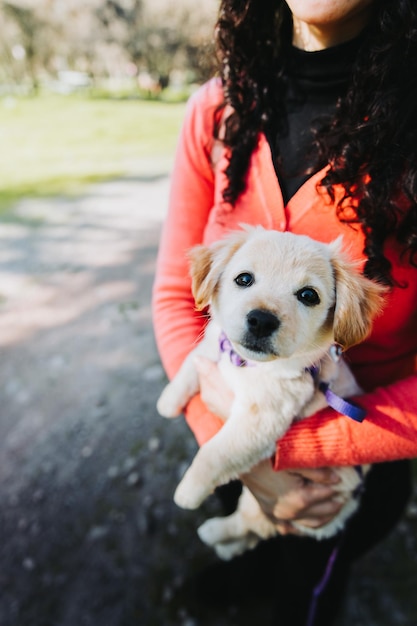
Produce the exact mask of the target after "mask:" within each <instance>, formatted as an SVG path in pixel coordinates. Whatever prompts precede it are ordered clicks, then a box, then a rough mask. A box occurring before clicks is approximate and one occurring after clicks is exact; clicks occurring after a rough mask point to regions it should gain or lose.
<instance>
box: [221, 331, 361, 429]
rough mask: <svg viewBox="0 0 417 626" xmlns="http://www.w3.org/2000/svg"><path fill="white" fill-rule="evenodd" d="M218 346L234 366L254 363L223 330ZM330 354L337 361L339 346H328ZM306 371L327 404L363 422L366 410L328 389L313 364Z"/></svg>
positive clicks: (327, 385) (339, 354) (339, 352)
mask: <svg viewBox="0 0 417 626" xmlns="http://www.w3.org/2000/svg"><path fill="white" fill-rule="evenodd" d="M219 347H220V352H221V353H225V354H228V355H229V358H230V362H231V363H232V365H235V366H236V367H253V366H254V365H255V363H254V362H252V361H247V360H246V359H243V358H242V357H241V356H240V355H239V354H238V353H237V352H236V350H234V348H233V346H232V342H231V341H230V339H229V338H228V337H227V335H226V333H225V332H223V331H222V332H221V333H220V336H219ZM330 356H331V358H332V359H333V360H334V361H335V362H337V361H338V360H339V359H340V357H341V350H340V346H338V345H337V344H334V345H333V346H331V348H330ZM307 371H308V372H310V374H311V375H312V377H313V378H314V380H315V381H317V385H318V389H319V390H320V391H321V392H322V393H323V394H324V396H325V397H326V401H327V404H328V405H329V406H330V407H331V408H332V409H334V410H335V411H337V412H338V413H341V414H342V415H346V417H350V418H351V419H353V420H355V422H363V420H364V419H365V417H366V411H365V410H364V409H362V408H361V407H360V406H358V405H357V404H354V403H353V402H352V401H351V400H345V399H344V398H341V397H340V396H338V395H337V394H335V393H334V391H332V390H331V389H330V385H329V383H326V382H324V381H319V380H318V373H319V368H318V367H317V366H315V365H313V367H309V368H307Z"/></svg>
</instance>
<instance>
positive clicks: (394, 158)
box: [216, 0, 417, 284]
mask: <svg viewBox="0 0 417 626" xmlns="http://www.w3.org/2000/svg"><path fill="white" fill-rule="evenodd" d="M416 5H417V2H416V1H415V0H395V2H392V0H378V2H375V3H374V8H373V16H372V19H371V20H370V24H369V26H368V27H367V33H366V37H363V38H362V43H361V46H360V49H359V50H358V54H357V57H356V60H355V64H354V68H353V72H352V77H351V80H350V85H349V88H348V92H347V95H346V97H344V98H343V99H342V100H340V101H339V102H338V104H337V108H336V111H335V114H334V116H333V117H332V119H330V120H328V121H327V122H326V123H325V124H323V123H322V124H321V125H320V126H317V127H316V128H314V129H313V131H314V137H315V143H316V146H317V148H318V150H317V154H318V161H317V164H316V165H317V169H319V168H320V167H323V166H324V165H326V164H329V165H330V168H329V169H328V171H327V173H326V175H325V176H324V178H323V180H322V181H321V185H322V186H323V187H325V188H326V189H327V191H328V192H329V194H330V195H331V196H332V197H334V194H333V189H334V186H335V185H342V187H343V189H344V192H345V193H344V198H343V200H341V201H339V202H338V204H337V209H336V210H337V214H338V217H339V219H340V220H341V221H346V222H350V221H355V222H359V223H360V224H361V225H362V228H363V231H364V234H365V250H364V252H365V254H366V256H367V259H368V260H367V263H366V266H365V274H366V275H367V276H369V277H371V278H376V279H378V280H380V281H383V282H385V283H386V284H393V282H394V281H393V278H392V276H391V263H390V261H389V260H388V259H387V258H386V256H385V255H384V244H385V242H386V240H387V238H388V237H390V236H392V235H393V234H394V235H395V237H396V239H397V241H398V242H399V243H400V244H401V246H402V249H403V250H404V253H403V254H405V255H407V259H408V260H409V261H410V262H411V263H412V265H413V266H415V267H417V71H416V68H417V6H416ZM291 39H292V17H291V13H290V11H289V9H288V6H287V5H286V3H285V2H284V0H262V1H261V0H222V2H221V5H220V12H219V17H218V21H217V27H216V45H217V51H218V60H219V72H220V76H221V78H222V82H223V88H224V93H225V103H227V104H230V105H231V106H232V108H233V113H232V114H231V115H230V116H229V117H228V118H227V119H226V122H225V137H224V141H225V143H226V145H227V146H228V147H229V149H230V158H229V164H228V167H227V169H226V175H227V179H228V185H227V187H226V189H225V190H224V194H223V197H224V200H225V201H226V202H229V203H231V204H232V205H233V204H235V202H236V200H237V198H238V197H239V195H240V194H241V193H242V191H244V189H245V179H246V174H247V171H248V167H249V161H250V156H251V153H252V152H253V150H254V149H255V147H256V145H257V142H258V138H259V133H260V132H265V133H268V131H269V130H270V129H271V128H273V129H274V131H275V132H276V131H277V130H279V124H280V119H282V120H284V119H285V112H284V99H285V90H286V78H285V70H286V58H287V56H288V55H287V54H286V50H287V49H288V47H289V46H290V45H291ZM277 125H278V126H277ZM216 132H218V129H217V131H216ZM353 198H355V201H356V202H357V207H356V208H355V214H356V217H355V218H354V220H352V218H351V217H348V213H349V216H351V214H352V212H351V211H349V212H348V213H347V212H346V207H347V206H348V204H349V200H351V199H353ZM358 200H359V201H358ZM355 206H356V205H355Z"/></svg>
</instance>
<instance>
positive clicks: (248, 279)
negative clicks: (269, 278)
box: [235, 272, 255, 287]
mask: <svg viewBox="0 0 417 626" xmlns="http://www.w3.org/2000/svg"><path fill="white" fill-rule="evenodd" d="M254 282H255V277H254V275H253V274H250V273H249V272H242V274H239V276H236V278H235V283H236V285H239V287H250V286H251V285H252V284H253V283H254Z"/></svg>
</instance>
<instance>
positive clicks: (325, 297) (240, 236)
mask: <svg viewBox="0 0 417 626" xmlns="http://www.w3.org/2000/svg"><path fill="white" fill-rule="evenodd" d="M190 258H191V276H192V286H193V294H194V298H195V302H196V306H197V308H198V309H203V308H205V307H206V306H208V305H209V306H210V312H211V316H212V317H213V318H214V319H215V320H216V321H217V322H218V324H219V325H220V326H221V327H222V328H223V330H224V331H225V333H226V334H227V335H228V337H229V339H230V340H231V342H232V343H233V345H234V347H235V349H236V350H237V352H239V353H240V354H241V355H242V356H243V357H245V358H248V359H253V360H271V359H274V358H290V357H292V356H301V355H310V356H312V355H319V354H321V353H322V352H323V350H326V349H327V348H328V346H329V345H330V344H331V343H332V342H333V341H337V342H338V343H340V344H341V345H342V346H343V347H344V348H348V347H350V346H352V345H354V344H355V343H358V342H360V341H361V340H362V339H364V337H365V336H366V335H367V334H368V333H369V331H370V329H371V323H372V318H373V316H374V315H375V314H376V312H377V311H378V309H379V307H380V302H381V288H380V287H378V286H377V285H375V284H374V283H372V282H371V281H369V280H367V279H365V278H364V277H362V276H360V275H359V274H358V273H357V272H356V271H355V270H354V269H353V268H352V266H351V265H349V263H347V262H346V261H345V260H344V259H343V257H342V255H341V253H340V243H339V242H334V243H333V244H330V245H326V244H322V243H320V242H317V241H314V240H312V239H310V238H309V237H306V236H301V235H294V234H292V233H287V232H286V233H280V232H277V231H267V230H264V229H262V228H250V229H246V230H245V231H242V232H238V233H234V234H233V235H231V236H230V237H228V238H226V239H224V240H222V241H219V242H216V243H215V244H213V245H212V246H210V247H206V246H198V247H197V248H194V249H193V250H192V251H191V253H190Z"/></svg>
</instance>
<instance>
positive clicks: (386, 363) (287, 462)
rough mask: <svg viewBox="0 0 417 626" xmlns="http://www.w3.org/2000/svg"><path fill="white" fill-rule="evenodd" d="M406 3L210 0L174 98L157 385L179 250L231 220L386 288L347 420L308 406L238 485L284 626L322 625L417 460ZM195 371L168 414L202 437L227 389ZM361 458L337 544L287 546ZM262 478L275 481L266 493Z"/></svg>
mask: <svg viewBox="0 0 417 626" xmlns="http://www.w3.org/2000/svg"><path fill="white" fill-rule="evenodd" d="M416 4H417V3H416V2H414V1H412V0H398V1H397V2H391V1H390V0H373V1H372V0H339V1H338V2H335V0H321V1H320V2H319V1H314V0H288V1H287V2H284V1H283V0H265V1H263V2H259V0H246V1H243V0H223V1H222V2H221V9H220V14H219V19H218V24H217V30H216V35H217V49H218V58H219V66H220V78H219V79H213V80H212V81H209V83H207V84H206V85H204V86H203V87H202V88H201V89H200V90H199V91H198V92H197V93H196V94H195V95H194V96H193V97H192V98H191V100H190V102H189V105H188V110H187V115H186V119H185V122H184V126H183V130H182V133H181V137H180V143H179V147H178V152H177V157H176V163H175V168H174V172H173V177H172V181H173V182H172V192H171V201H170V209H169V213H168V217H167V220H166V223H165V226H164V232H163V236H162V240H161V247H160V253H159V259H158V269H157V277H156V282H155V292H154V319H155V329H156V336H157V341H158V346H159V349H160V353H161V356H162V359H163V362H164V366H165V368H166V370H167V373H168V375H169V376H172V375H173V374H174V373H175V372H176V370H177V369H178V367H179V365H180V363H181V362H182V360H183V358H184V357H185V355H186V354H187V353H188V352H189V350H190V349H191V347H192V346H193V344H194V342H195V341H196V339H197V338H198V336H199V334H200V333H201V331H202V328H203V325H204V320H203V319H201V317H199V316H196V315H195V313H194V308H193V299H192V296H191V292H190V283H189V279H188V278H187V261H186V258H185V254H184V253H185V251H186V250H187V249H189V248H191V247H192V246H193V245H195V244H198V243H201V242H203V243H206V244H208V243H211V242H212V241H214V240H216V239H219V238H221V237H224V236H225V235H226V234H227V233H228V232H229V231H230V230H233V229H236V228H239V225H240V224H241V223H251V224H261V225H262V226H264V227H266V228H272V229H276V230H290V231H292V232H295V233H301V234H308V235H310V236H311V237H313V238H315V239H319V240H322V241H326V242H327V241H331V240H333V239H335V238H336V237H338V236H340V235H343V241H344V246H345V248H346V250H347V251H348V253H349V255H350V256H351V258H352V259H354V260H355V261H358V262H360V267H361V269H362V271H363V272H364V273H365V274H366V275H367V276H368V277H371V278H374V279H376V280H378V281H380V282H383V283H384V284H386V285H387V286H388V287H389V293H388V296H387V299H386V300H387V301H386V305H385V308H384V311H383V313H382V315H381V316H380V317H379V318H378V319H377V320H376V322H375V324H374V330H373V332H372V335H371V336H370V337H369V338H368V340H367V341H365V342H364V343H363V344H361V345H360V346H357V347H355V348H353V349H351V350H350V351H349V353H348V355H347V358H348V361H349V364H350V366H351V368H352V370H353V372H354V374H355V375H356V377H357V379H358V382H359V383H360V385H361V386H362V387H363V388H364V390H365V392H366V394H365V395H364V396H363V397H361V400H360V401H361V404H362V406H364V408H365V409H366V410H367V418H366V420H365V422H363V423H362V424H356V423H354V422H353V421H352V420H349V419H348V418H346V417H344V416H342V415H339V414H337V413H336V412H335V411H333V410H332V409H327V410H325V411H321V412H320V413H319V414H317V415H315V416H313V417H312V418H310V419H309V420H305V421H303V422H299V423H297V424H296V425H294V427H292V428H291V430H290V431H289V433H288V434H287V435H286V436H285V437H284V439H283V440H281V441H280V444H279V448H278V449H277V454H276V456H275V459H274V463H273V469H272V468H271V466H270V464H269V463H263V464H261V465H260V466H259V467H257V468H254V469H253V471H251V473H250V474H249V475H248V476H245V477H243V479H244V481H245V483H246V484H247V485H248V486H249V487H250V489H251V490H252V491H253V493H254V494H255V496H256V497H257V498H258V500H259V502H260V504H261V506H262V507H263V509H264V511H265V512H266V513H267V514H268V515H269V516H270V517H271V518H272V519H274V520H275V522H276V525H277V528H278V529H279V530H280V532H281V533H282V534H285V533H289V535H288V536H287V537H285V538H283V539H280V540H279V541H276V542H274V543H273V547H269V548H268V549H269V550H274V551H275V550H278V553H277V554H279V556H277V559H278V558H279V559H281V560H280V563H281V565H280V568H281V570H284V571H285V575H283V576H281V578H280V580H279V585H280V587H279V588H280V589H281V591H282V592H281V594H280V598H281V599H280V600H279V606H278V607H277V614H278V618H279V620H280V621H279V623H280V624H282V625H284V626H285V625H286V624H288V625H291V626H298V624H300V625H301V624H305V623H307V619H310V621H309V624H312V623H313V621H312V620H313V619H315V620H316V621H315V622H314V623H316V624H320V626H324V625H326V624H331V623H333V621H332V620H333V618H334V615H335V613H336V610H337V607H338V605H339V604H340V596H341V593H342V589H343V586H344V582H345V581H346V578H347V573H348V568H349V562H350V560H351V559H352V558H353V557H354V556H356V555H358V554H361V553H362V552H363V551H364V550H366V549H368V548H369V547H370V545H372V544H373V543H375V542H376V541H378V540H379V539H380V538H382V537H383V536H384V535H385V534H386V532H387V531H388V530H389V529H390V528H391V527H392V526H393V525H394V523H395V522H396V520H397V519H398V517H399V516H400V515H401V512H402V510H403V508H404V506H405V503H406V500H407V497H408V490H409V468H408V463H407V462H404V461H400V459H410V458H413V457H415V456H417V393H416V383H417V375H416V372H417V207H416V201H417V115H416V114H417V78H416V75H415V74H416V73H415V72H411V71H410V69H409V68H413V67H416V66H417V6H416ZM199 367H200V373H201V384H202V390H203V391H202V393H203V396H204V400H205V402H203V401H202V398H201V397H200V396H198V397H196V398H194V399H193V400H192V401H191V402H190V404H189V406H188V407H187V410H186V416H187V421H188V423H189V425H190V427H191V429H192V430H193V432H194V434H195V436H196V438H197V441H198V442H199V444H202V443H204V441H206V440H207V439H208V438H210V437H211V436H212V435H213V434H214V433H215V432H217V430H218V429H219V428H220V427H221V424H222V419H221V416H223V417H224V416H226V415H227V410H228V406H229V404H230V397H229V396H228V393H227V390H225V389H224V385H223V384H222V382H221V381H220V380H219V379H218V377H217V374H216V369H215V366H214V365H213V364H210V363H207V362H200V364H199ZM209 408H210V409H211V411H210V410H209ZM219 416H220V417H219ZM387 462H388V463H387ZM361 463H375V464H376V465H375V466H374V468H373V469H372V471H371V472H370V474H369V479H368V480H367V484H366V488H365V494H364V496H363V499H362V505H361V511H360V513H359V514H358V515H357V516H356V517H355V518H353V519H352V521H351V523H350V524H349V525H348V528H347V530H346V532H345V533H344V536H343V541H342V540H341V539H340V538H337V539H336V540H334V541H325V542H314V541H311V542H310V541H306V540H305V539H303V540H300V539H299V538H298V537H296V536H294V535H293V534H292V533H293V530H292V528H291V520H294V519H298V520H302V522H303V523H304V524H307V525H311V526H319V525H321V524H323V523H326V522H327V521H328V520H329V519H330V518H331V517H332V516H333V515H334V514H335V512H336V511H337V509H338V505H337V503H335V502H334V501H333V500H332V497H333V495H334V492H333V487H332V482H333V481H334V480H335V479H334V476H333V474H332V472H331V466H334V465H356V464H361ZM294 468H298V469H296V470H294ZM300 468H304V469H300ZM274 470H275V471H277V470H285V471H286V476H287V481H288V490H287V492H286V493H284V494H282V493H280V494H277V493H276V486H275V484H274V476H276V474H275V472H274ZM382 486H383V488H382ZM388 500H389V501H390V502H389V505H387V501H388ZM335 545H338V546H339V548H338V550H339V553H338V557H337V559H336V562H335V565H333V570H332V576H331V578H330V581H329V582H328V584H327V586H326V587H325V589H324V590H323V592H322V593H321V595H320V600H319V602H318V604H317V606H315V607H313V608H314V610H313V609H312V603H311V593H312V590H313V588H314V586H315V585H316V584H317V583H318V582H319V581H320V579H321V578H322V576H323V572H324V570H325V568H326V566H329V563H330V562H329V558H330V557H331V555H332V554H334V553H333V550H334V547H335ZM277 546H278V547H277ZM300 546H301V547H300ZM263 549H264V550H265V548H263ZM295 555H296V556H295ZM332 558H333V557H332ZM295 561H296V563H297V566H296V567H294V562H295ZM300 570H301V571H302V572H303V574H302V576H300ZM295 587H297V592H296V598H297V601H296V603H295V604H296V606H294V602H293V599H294V594H293V591H294V588H295ZM277 588H278V587H277ZM309 612H310V617H308V615H309ZM312 613H314V616H312Z"/></svg>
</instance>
